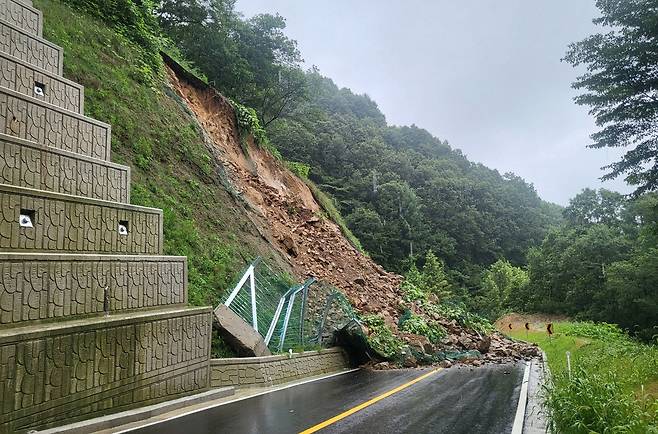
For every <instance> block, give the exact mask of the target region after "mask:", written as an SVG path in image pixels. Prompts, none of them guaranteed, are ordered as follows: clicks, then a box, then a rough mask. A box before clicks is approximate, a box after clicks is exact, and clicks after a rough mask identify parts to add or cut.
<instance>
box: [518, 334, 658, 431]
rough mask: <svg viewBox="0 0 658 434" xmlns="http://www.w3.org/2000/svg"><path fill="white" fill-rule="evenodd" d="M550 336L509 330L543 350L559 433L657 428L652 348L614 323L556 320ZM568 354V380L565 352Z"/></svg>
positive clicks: (657, 372)
mask: <svg viewBox="0 0 658 434" xmlns="http://www.w3.org/2000/svg"><path fill="white" fill-rule="evenodd" d="M554 330H555V334H554V335H553V336H552V337H551V338H550V339H549V337H548V335H547V334H546V332H538V331H531V332H529V333H527V337H526V332H525V331H516V332H512V333H511V336H512V337H515V338H517V339H523V340H526V339H527V340H529V341H531V342H534V343H537V344H539V346H540V347H541V348H542V349H543V350H544V351H545V352H546V355H547V357H548V363H549V366H550V369H551V374H552V378H551V381H550V383H549V384H548V386H547V403H548V406H549V409H550V411H551V415H552V423H553V428H554V429H555V431H556V432H560V433H591V432H599V433H608V432H624V433H655V432H658V348H656V346H654V345H645V344H641V343H639V342H636V341H634V340H632V339H630V338H629V337H628V336H627V335H626V334H624V333H623V332H622V331H621V330H620V329H619V328H618V327H617V326H615V325H612V324H605V323H603V324H595V323H566V322H565V323H556V324H554ZM567 351H569V352H570V353H571V378H570V377H569V373H568V369H567V358H566V352H567Z"/></svg>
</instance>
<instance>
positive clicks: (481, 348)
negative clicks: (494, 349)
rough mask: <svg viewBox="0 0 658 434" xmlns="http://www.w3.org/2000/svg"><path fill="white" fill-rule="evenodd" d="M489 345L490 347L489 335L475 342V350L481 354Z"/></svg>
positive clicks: (484, 352)
mask: <svg viewBox="0 0 658 434" xmlns="http://www.w3.org/2000/svg"><path fill="white" fill-rule="evenodd" d="M489 347H491V338H490V337H489V336H485V337H483V338H482V340H480V341H479V342H478V343H477V350H478V351H479V352H481V353H482V354H486V353H487V352H489Z"/></svg>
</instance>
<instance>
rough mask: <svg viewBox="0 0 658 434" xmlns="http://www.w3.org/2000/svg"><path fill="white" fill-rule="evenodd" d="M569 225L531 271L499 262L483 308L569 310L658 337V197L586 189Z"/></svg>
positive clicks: (535, 253) (536, 252)
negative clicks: (626, 195) (628, 195)
mask: <svg viewBox="0 0 658 434" xmlns="http://www.w3.org/2000/svg"><path fill="white" fill-rule="evenodd" d="M564 218H565V224H564V225H562V226H560V227H559V228H555V229H554V230H552V231H551V232H550V233H549V234H548V236H547V237H546V239H545V240H544V241H543V242H542V244H541V245H540V246H538V247H536V248H534V249H532V250H531V251H530V253H529V255H528V256H529V264H528V269H527V272H526V271H525V270H521V269H518V268H515V267H513V266H511V265H510V264H506V265H505V264H494V266H492V267H491V268H490V269H489V270H488V272H487V273H486V275H485V279H484V282H485V285H484V286H485V288H487V287H488V288H489V289H488V290H485V291H483V292H482V294H481V296H480V297H481V299H478V300H477V304H478V305H479V306H482V307H485V308H486V306H489V309H490V312H492V313H493V315H500V314H502V313H503V312H504V311H506V310H514V311H526V312H545V313H558V314H566V315H570V316H573V317H576V318H580V319H589V320H594V321H606V322H612V323H616V324H619V325H621V326H622V327H623V328H625V329H626V330H628V331H629V332H630V333H631V334H633V335H636V336H637V337H639V338H641V339H643V340H644V341H654V342H655V339H656V337H658V326H657V324H656V319H657V318H658V290H657V288H658V249H656V246H657V245H658V195H656V194H655V193H647V194H644V195H642V196H640V197H638V198H636V199H628V198H625V197H624V196H622V195H621V194H619V193H614V192H611V191H607V190H599V191H594V190H584V191H583V192H582V193H581V194H579V195H578V196H576V197H575V198H574V199H572V200H571V203H570V204H569V206H568V207H567V208H566V209H565V211H564Z"/></svg>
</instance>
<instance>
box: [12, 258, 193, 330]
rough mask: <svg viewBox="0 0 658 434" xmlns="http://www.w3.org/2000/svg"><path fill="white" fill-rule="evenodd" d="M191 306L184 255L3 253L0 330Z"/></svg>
mask: <svg viewBox="0 0 658 434" xmlns="http://www.w3.org/2000/svg"><path fill="white" fill-rule="evenodd" d="M106 297H107V299H106ZM186 302H187V262H186V258H184V257H176V256H115V255H57V254H20V253H0V327H2V326H3V325H20V324H25V323H27V322H28V321H29V322H34V321H43V320H51V319H71V318H72V317H75V316H86V315H93V314H102V313H104V312H105V309H106V308H107V310H108V311H109V312H110V313H117V312H122V311H126V310H130V309H142V308H151V307H158V306H170V305H177V304H178V305H180V304H185V303H186Z"/></svg>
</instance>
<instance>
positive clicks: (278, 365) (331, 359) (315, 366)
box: [210, 348, 350, 388]
mask: <svg viewBox="0 0 658 434" xmlns="http://www.w3.org/2000/svg"><path fill="white" fill-rule="evenodd" d="M349 367H350V365H349V359H348V357H347V354H345V352H344V351H343V350H342V349H340V348H329V349H326V350H320V351H305V352H303V353H297V354H293V356H292V357H290V356H289V355H287V354H286V355H278V356H266V357H243V358H231V359H212V360H211V361H210V378H211V384H212V386H213V387H225V386H234V387H236V388H248V387H267V386H272V385H274V384H281V383H285V382H288V381H293V380H298V379H301V378H305V377H310V376H313V375H320V374H327V373H331V372H338V371H341V370H345V369H348V368H349Z"/></svg>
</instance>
